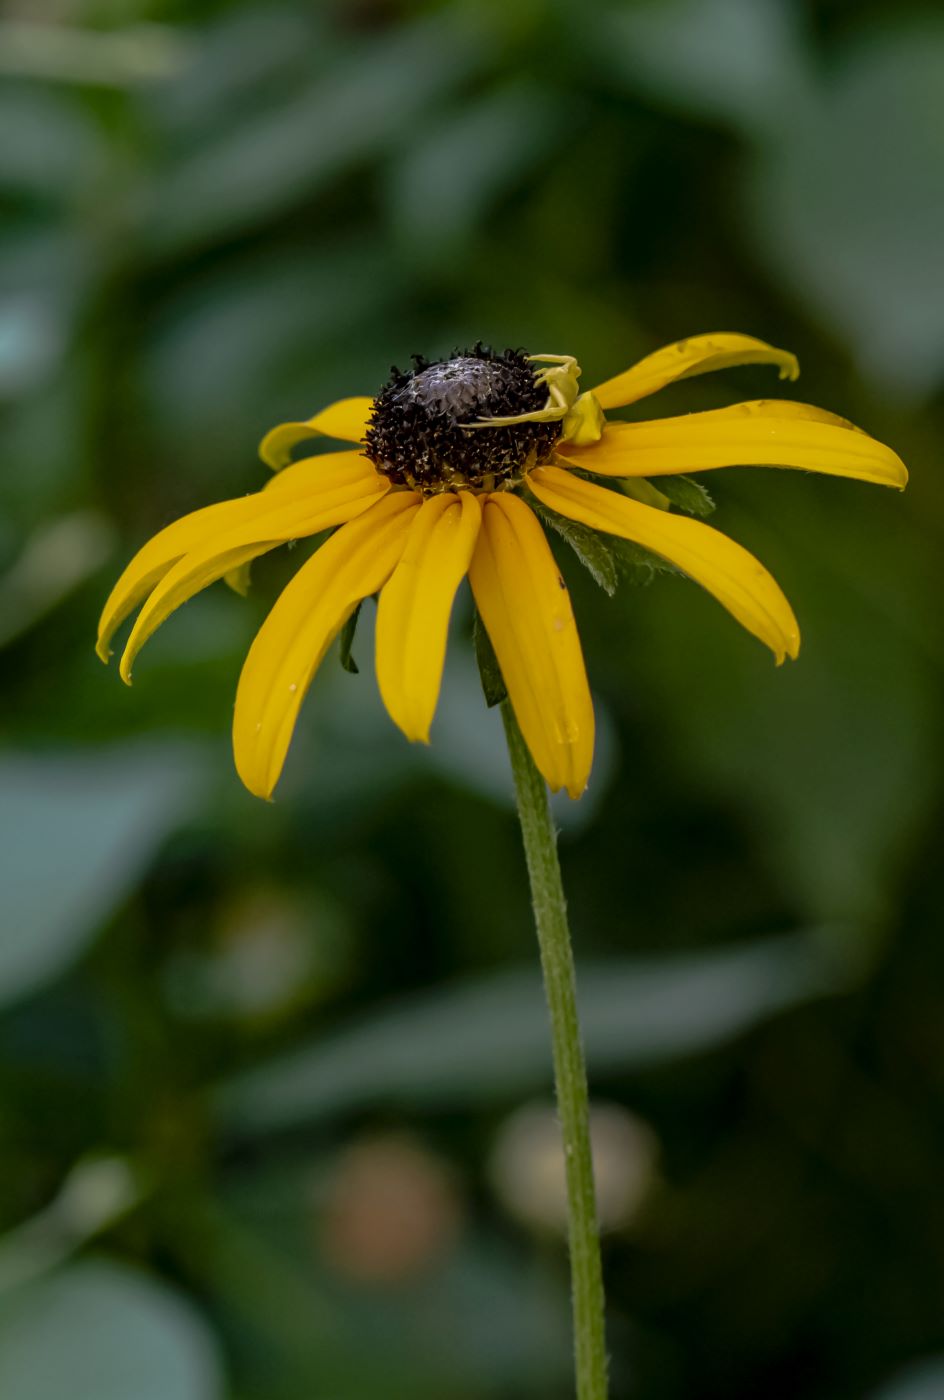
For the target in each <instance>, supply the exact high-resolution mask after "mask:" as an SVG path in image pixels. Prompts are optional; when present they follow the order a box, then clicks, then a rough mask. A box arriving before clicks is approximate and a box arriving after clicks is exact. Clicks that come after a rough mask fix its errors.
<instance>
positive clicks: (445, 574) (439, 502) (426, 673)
mask: <svg viewBox="0 0 944 1400" xmlns="http://www.w3.org/2000/svg"><path fill="white" fill-rule="evenodd" d="M481 522H482V508H481V506H480V505H479V500H478V497H477V496H474V495H473V494H472V492H471V491H462V492H460V494H459V495H454V494H452V493H451V492H450V493H447V494H443V495H441V496H431V497H430V498H429V499H428V500H426V501H424V502H423V504H422V506H421V507H420V509H419V510H418V511H417V513H416V516H415V518H414V520H413V524H412V525H411V527H410V535H409V538H408V540H407V542H406V549H405V550H404V552H403V558H402V559H401V560H400V562H399V564H398V565H397V567H396V569H395V570H394V572H393V574H392V576H391V578H390V580H389V582H388V583H387V584H386V585H385V587H384V590H383V592H382V593H381V595H380V602H379V603H378V605H377V684H378V685H379V687H380V694H381V696H382V697H383V702H384V704H385V705H386V707H387V710H388V711H389V713H390V717H391V719H392V720H393V721H394V723H395V724H398V725H399V726H400V728H401V729H402V730H403V732H404V734H405V735H406V737H407V738H408V739H412V740H414V741H415V740H420V741H421V742H422V743H424V744H428V743H429V727H430V725H431V724H432V722H433V715H434V714H435V713H436V703H437V701H438V700H439V689H440V685H441V683H442V672H443V663H444V662H445V659H446V640H447V637H448V634H449V617H450V614H451V612H452V603H453V599H454V598H455V596H456V590H457V588H458V587H459V584H460V583H461V582H462V580H463V579H464V578H465V576H466V574H467V572H468V569H469V561H470V560H471V558H472V551H473V549H474V548H475V542H476V540H477V538H478V533H479V526H480V525H481Z"/></svg>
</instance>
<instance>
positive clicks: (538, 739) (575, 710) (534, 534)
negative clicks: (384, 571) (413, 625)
mask: <svg viewBox="0 0 944 1400" xmlns="http://www.w3.org/2000/svg"><path fill="white" fill-rule="evenodd" d="M561 475H565V473H561ZM469 579H470V581H471V584H472V591H473V593H474V594H475V602H476V605H477V607H478V610H479V614H480V615H481V618H482V621H483V623H484V624H485V629H486V631H487V632H488V635H489V637H490V639H491V642H492V646H493V647H494V649H495V655H496V657H497V659H498V664H499V666H500V667H501V673H502V676H503V677H504V681H505V685H506V687H507V689H508V698H509V700H510V701H511V705H512V708H513V709H514V712H515V716H516V718H517V720H518V724H519V725H520V726H521V732H522V734H523V735H524V738H525V742H526V743H527V745H528V748H529V749H530V750H531V753H532V755H533V757H534V761H535V763H536V764H537V766H538V768H539V769H540V771H541V773H542V774H543V775H544V777H545V779H546V780H547V782H548V783H549V784H550V786H551V788H552V789H553V790H554V791H555V792H556V791H557V790H558V789H559V788H566V789H567V791H568V793H569V794H570V796H571V797H579V796H580V794H581V793H582V792H583V790H584V788H585V787H586V786H587V779H588V778H589V776H590V765H591V763H592V761H593V730H594V724H593V703H592V701H591V699H590V688H589V686H588V684H587V673H586V670H585V669H584V664H583V653H582V651H581V649H580V638H579V636H578V634H577V624H576V622H575V620H574V613H573V609H572V607H571V604H570V594H569V593H568V591H567V586H566V584H565V583H564V580H563V579H562V578H561V575H560V570H559V569H558V567H557V564H556V562H555V559H554V556H553V554H552V553H551V550H550V547H549V545H548V543H547V540H546V539H545V538H544V531H543V530H542V528H541V526H540V524H539V523H538V520H537V517H536V516H535V514H534V512H533V511H532V510H531V509H530V508H529V507H528V506H526V505H525V503H524V502H523V501H522V500H520V499H519V498H518V497H517V496H512V495H510V494H508V493H507V492H500V493H496V494H494V495H491V496H488V497H487V498H486V501H485V506H484V509H483V512H482V528H481V530H480V532H479V538H478V542H477V544H476V547H475V553H474V554H473V556H472V563H471V566H470V568H469Z"/></svg>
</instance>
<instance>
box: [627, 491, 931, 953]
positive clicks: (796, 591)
mask: <svg viewBox="0 0 944 1400" xmlns="http://www.w3.org/2000/svg"><path fill="white" fill-rule="evenodd" d="M768 483H769V477H768V478H767V481H766V482H765V480H764V479H763V477H762V474H761V473H753V474H751V473H749V472H748V473H745V474H744V477H743V478H742V479H741V480H740V481H738V482H737V487H736V490H737V494H738V496H739V497H740V498H741V499H746V500H748V501H752V502H753V501H754V500H756V502H757V507H756V510H750V511H745V512H744V513H743V514H741V515H740V516H739V515H738V514H737V512H736V511H734V510H733V505H732V503H731V502H729V503H728V504H727V505H726V509H725V516H726V520H725V530H726V533H730V534H731V535H732V536H733V537H734V538H736V539H739V540H742V541H744V542H745V543H748V544H749V545H750V547H751V548H752V550H756V552H757V555H758V557H759V558H761V559H763V560H764V561H765V563H766V564H767V565H769V566H770V567H771V569H772V571H773V573H774V576H775V577H777V578H779V579H781V581H782V582H783V583H784V584H786V585H787V586H788V590H789V593H790V596H791V599H792V602H793V604H794V607H795V609H796V612H797V616H798V617H799V619H800V625H801V628H802V632H803V643H802V650H801V653H800V659H799V661H798V662H797V663H796V665H794V666H790V667H783V668H780V669H777V668H775V667H774V666H772V665H771V664H770V662H769V659H768V658H767V657H766V656H765V655H764V654H763V652H762V651H761V649H760V648H759V647H758V646H757V645H756V643H755V642H754V641H753V639H751V638H749V637H747V636H746V635H745V634H744V633H743V632H742V631H741V630H740V629H738V628H736V627H734V626H733V625H732V624H731V621H730V619H729V618H728V617H726V616H725V615H724V613H723V612H722V611H721V610H720V609H718V608H717V606H716V605H715V603H714V602H713V600H711V599H708V598H706V597H704V595H701V594H699V593H698V592H697V591H696V590H694V589H689V590H687V592H688V595H689V596H688V599H687V600H682V599H680V598H679V597H678V596H677V595H676V596H673V595H672V593H671V592H670V591H668V590H666V589H662V588H654V589H652V590H651V592H650V593H649V595H648V597H647V607H646V609H645V611H644V612H643V613H642V614H641V615H640V617H639V619H638V622H637V626H638V627H639V629H640V631H641V632H642V631H644V633H645V641H644V640H643V637H642V635H640V636H638V637H637V646H638V650H637V657H638V659H639V665H640V667H641V669H642V670H643V671H644V672H645V674H646V676H647V678H648V680H647V683H648V684H649V685H650V686H651V688H652V691H653V698H652V702H651V703H652V704H653V705H654V707H655V710H656V712H657V713H658V714H659V716H660V723H662V724H668V725H670V726H671V734H672V736H673V739H672V742H673V745H674V747H675V749H676V754H677V761H678V762H679V764H680V765H681V766H682V767H683V768H684V769H686V770H687V771H688V773H689V774H690V775H694V779H695V781H696V782H698V783H704V784H707V785H708V787H709V788H710V790H711V791H712V792H714V793H715V794H718V795H721V796H723V798H724V800H726V801H730V802H733V803H734V804H736V805H737V806H738V807H739V808H740V809H741V810H742V811H743V812H744V813H745V820H747V821H750V822H757V821H760V822H762V823H763V826H764V828H765V830H766V831H767V832H768V833H769V835H768V840H769V859H770V861H771V862H772V864H773V865H774V867H775V868H777V869H778V870H779V871H780V872H781V879H782V880H783V883H784V887H785V888H786V889H788V890H789V891H790V892H791V897H792V898H793V899H794V900H798V901H801V907H802V908H803V909H804V911H805V917H807V918H809V919H811V920H823V919H830V920H831V919H839V920H842V921H843V924H845V923H846V922H851V923H852V924H853V925H854V926H855V927H856V928H857V929H859V930H860V933H858V934H857V935H856V937H855V939H854V943H853V946H851V947H850V948H849V950H848V951H849V955H850V956H853V957H862V956H867V955H868V945H867V940H866V939H864V938H863V937H862V936H861V930H862V929H863V928H870V927H874V926H876V924H877V923H878V922H880V921H881V920H882V919H884V918H886V917H887V916H888V915H889V914H891V913H893V912H894V910H895V907H896V905H897V901H898V895H897V893H896V892H895V891H896V880H897V878H898V872H899V871H900V870H901V868H902V866H903V864H904V863H905V862H907V861H910V860H911V859H913V858H914V850H915V845H914V842H915V831H916V829H917V828H918V827H919V826H920V823H921V821H922V820H923V819H925V818H926V817H927V816H928V815H929V814H930V812H931V811H932V810H933V804H934V802H935V801H936V797H935V793H936V791H937V786H936V785H937V782H938V769H937V764H936V757H935V756H936V754H937V743H938V740H937V735H938V732H939V728H940V700H939V698H938V694H937V689H936V686H935V684H934V683H933V680H932V674H931V672H930V670H929V667H928V665H927V661H926V659H925V657H924V655H922V652H921V650H920V648H919V647H918V646H916V645H915V634H914V629H915V628H916V627H920V625H921V619H922V616H923V614H924V613H925V611H926V609H928V607H929V606H930V607H931V609H932V611H933V606H934V604H933V596H934V595H933V593H932V592H931V591H930V590H929V586H928V578H927V575H926V574H925V573H924V572H923V571H922V569H921V568H920V567H917V568H915V567H914V563H915V553H916V550H915V532H914V531H912V530H911V529H909V528H908V527H907V526H906V524H905V519H906V516H907V509H908V507H907V499H906V498H905V499H902V498H898V499H895V498H890V497H889V496H887V495H885V496H881V497H879V496H878V494H877V493H876V494H874V495H872V496H869V495H868V494H867V493H866V492H855V491H854V490H853V488H852V487H851V486H850V485H848V484H846V483H838V482H837V483H835V484H834V485H832V489H831V484H830V483H826V482H822V481H815V480H813V479H806V480H804V479H801V478H798V477H794V478H792V480H791V481H790V482H784V483H783V485H781V486H780V487H779V491H778V497H779V502H780V503H779V504H778V507H777V511H776V519H775V521H771V522H770V523H768V522H767V520H766V519H765V516H769V515H770V510H769V507H768V508H767V509H764V505H763V503H764V501H766V500H769V493H770V491H771V485H770V484H768ZM785 495H786V497H787V499H784V496H785ZM864 561H868V562H867V564H866V563H865V562H864ZM937 630H938V635H939V628H938V629H937ZM696 682H697V688H698V692H697V693H698V700H697V704H693V703H692V690H691V686H692V684H694V683H696Z"/></svg>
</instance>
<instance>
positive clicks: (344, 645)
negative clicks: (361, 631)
mask: <svg viewBox="0 0 944 1400" xmlns="http://www.w3.org/2000/svg"><path fill="white" fill-rule="evenodd" d="M360 615H361V605H360V603H358V605H357V607H356V608H355V609H354V611H353V612H352V613H351V616H350V617H349V618H348V620H347V622H345V624H344V626H343V627H342V628H341V631H340V633H339V642H340V650H339V652H338V659H339V661H340V662H341V665H342V666H343V667H344V669H345V671H349V672H350V674H351V675H352V676H357V675H359V674H360V669H359V667H358V665H357V662H356V661H355V660H354V657H353V656H352V655H351V648H352V646H353V645H354V633H355V632H356V631H357V619H358V618H359V617H360Z"/></svg>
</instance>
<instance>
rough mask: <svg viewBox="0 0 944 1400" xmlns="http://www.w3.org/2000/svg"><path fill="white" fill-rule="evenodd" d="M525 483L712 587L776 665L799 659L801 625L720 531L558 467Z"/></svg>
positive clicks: (758, 567) (549, 501)
mask: <svg viewBox="0 0 944 1400" xmlns="http://www.w3.org/2000/svg"><path fill="white" fill-rule="evenodd" d="M528 485H529V486H530V487H531V490H532V491H533V492H534V494H535V496H537V498H538V500H539V501H541V502H542V503H543V504H544V505H546V506H550V508H551V510H556V511H558V512H559V513H560V514H561V515H566V516H568V517H569V518H570V519H571V520H578V521H579V522H580V523H581V524H582V525H589V526H590V527H591V529H594V530H603V531H605V532H606V533H608V534H611V535H619V536H621V538H623V539H626V540H632V541H634V542H635V543H636V544H641V545H643V546H644V547H645V548H646V549H651V550H652V552H653V553H654V554H658V555H660V556H661V557H662V558H663V559H668V560H669V562H670V563H672V564H675V565H677V566H678V568H680V569H681V570H682V571H683V572H684V573H686V574H688V575H689V577H691V578H693V579H694V580H695V581H696V583H700V584H701V585H702V587H703V588H706V589H707V590H708V592H709V593H712V594H713V595H714V596H715V597H716V598H717V599H718V602H719V603H721V604H722V605H723V606H724V607H726V608H727V610H728V612H729V613H731V615H732V616H733V617H736V618H737V620H738V622H740V623H741V625H742V627H746V628H747V630H748V631H749V632H753V634H754V636H755V637H759V638H760V640H761V641H762V642H765V643H766V644H767V646H769V647H770V649H771V651H772V652H773V653H774V656H775V657H776V658H777V664H778V665H779V664H780V663H781V662H782V661H783V659H784V657H785V656H790V657H794V658H795V657H796V656H797V654H798V652H799V649H800V629H799V627H798V626H797V620H796V618H795V617H794V615H793V609H792V608H791V607H790V604H789V603H788V602H787V600H786V598H785V597H784V595H783V593H782V592H781V590H780V587H779V585H778V584H777V582H776V580H775V579H773V578H772V577H771V575H770V574H769V573H768V572H767V570H766V569H765V568H764V566H763V565H762V564H760V563H759V562H758V561H757V560H756V559H755V558H754V556H753V555H752V554H749V553H748V552H747V550H746V549H742V547H741V546H740V545H739V544H735V542H734V541H733V540H731V539H728V537H727V535H723V534H721V532H720V530H714V529H712V527H711V526H710V525H703V524H702V523H701V521H699V520H691V519H690V518H689V517H688V516H684V515H671V514H669V512H667V511H664V510H653V509H652V507H651V506H644V505H642V504H641V503H640V502H639V501H632V500H630V499H629V498H628V497H627V496H624V495H622V494H620V493H618V492H616V491H610V490H607V489H606V488H605V487H603V486H595V485H593V483H592V482H589V481H584V480H583V479H582V478H580V477H577V476H574V475H573V474H572V473H570V472H567V471H562V470H561V469H560V468H559V467H541V468H539V469H538V470H536V471H533V472H531V474H530V475H529V477H528Z"/></svg>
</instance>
